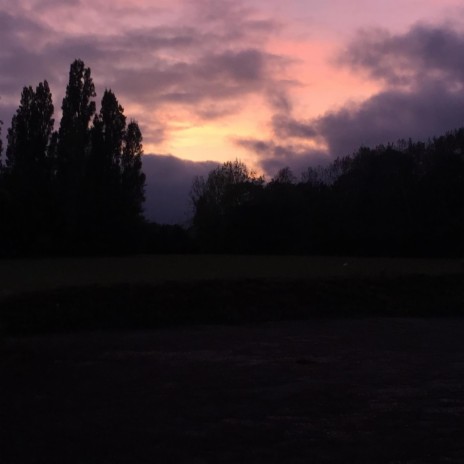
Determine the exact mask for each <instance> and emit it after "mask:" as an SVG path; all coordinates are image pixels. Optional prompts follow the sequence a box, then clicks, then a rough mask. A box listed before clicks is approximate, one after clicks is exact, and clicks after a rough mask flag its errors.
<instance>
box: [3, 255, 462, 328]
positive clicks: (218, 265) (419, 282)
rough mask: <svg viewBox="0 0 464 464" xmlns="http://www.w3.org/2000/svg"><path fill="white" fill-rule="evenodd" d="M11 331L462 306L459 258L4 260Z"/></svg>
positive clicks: (443, 310)
mask: <svg viewBox="0 0 464 464" xmlns="http://www.w3.org/2000/svg"><path fill="white" fill-rule="evenodd" d="M0 280H1V282H2V293H1V297H0V303H1V309H0V326H1V327H2V330H3V331H4V332H6V333H35V332H43V331H61V330H66V331H74V330H86V329H115V328H117V329H125V328H129V329H130V328H156V327H160V326H167V325H191V324H197V323H201V324H203V323H226V324H240V323H250V322H252V323H254V322H263V321H276V320H291V319H308V318H313V317H340V316H341V317H366V316H367V317H369V316H440V317H442V316H461V315H463V314H464V273H463V266H462V261H459V260H414V259H386V258H343V257H341V258H337V257H297V256H201V255H193V256H128V257H115V258H80V259H37V260H14V261H1V262H0Z"/></svg>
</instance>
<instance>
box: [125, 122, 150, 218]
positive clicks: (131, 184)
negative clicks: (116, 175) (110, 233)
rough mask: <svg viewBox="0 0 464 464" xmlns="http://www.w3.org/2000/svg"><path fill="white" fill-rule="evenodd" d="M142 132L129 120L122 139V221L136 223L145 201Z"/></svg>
mask: <svg viewBox="0 0 464 464" xmlns="http://www.w3.org/2000/svg"><path fill="white" fill-rule="evenodd" d="M142 140H143V138H142V132H141V131H140V128H139V126H138V124H137V123H136V122H135V121H131V122H130V123H129V125H128V126H127V130H126V132H125V135H124V140H123V150H122V157H121V196H122V205H121V210H122V214H123V218H124V222H125V223H127V224H133V223H137V222H139V221H140V219H141V215H142V205H143V202H144V201H145V174H144V173H143V172H142V155H143V146H142Z"/></svg>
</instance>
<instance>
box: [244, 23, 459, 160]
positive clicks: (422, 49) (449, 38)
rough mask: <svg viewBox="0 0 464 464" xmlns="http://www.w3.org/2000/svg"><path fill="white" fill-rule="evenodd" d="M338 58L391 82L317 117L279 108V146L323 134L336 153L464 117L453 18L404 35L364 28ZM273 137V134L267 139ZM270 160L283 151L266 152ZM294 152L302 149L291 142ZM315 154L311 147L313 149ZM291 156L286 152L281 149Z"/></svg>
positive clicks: (437, 128)
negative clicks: (304, 117)
mask: <svg viewBox="0 0 464 464" xmlns="http://www.w3.org/2000/svg"><path fill="white" fill-rule="evenodd" d="M340 60H341V61H342V62H343V63H344V64H345V65H348V66H350V67H352V68H353V69H354V70H360V69H362V70H367V71H368V72H369V74H370V75H371V76H372V77H374V78H376V79H382V80H384V81H385V82H386V83H387V84H388V85H387V87H386V88H385V90H383V91H380V92H379V93H377V94H376V95H374V96H372V97H371V98H368V99H367V100H365V101H363V102H361V103H357V104H354V103H348V104H346V105H345V106H342V107H341V109H339V110H336V111H330V112H328V113H326V114H324V115H322V116H320V117H318V118H314V119H310V120H298V119H296V118H293V117H292V116H291V114H289V113H285V112H278V113H277V114H276V115H275V116H274V117H273V119H272V128H273V131H274V136H275V138H276V139H277V140H278V141H279V142H278V144H275V143H274V142H272V145H271V148H272V150H270V151H271V152H272V151H274V152H275V150H276V147H277V146H280V145H284V146H287V147H289V146H290V147H292V145H291V144H292V143H293V141H294V140H298V142H299V143H304V142H305V141H306V142H309V141H311V142H316V143H319V144H320V143H321V142H325V144H326V146H327V149H328V154H329V156H330V157H332V158H333V157H336V156H343V155H347V154H350V153H352V152H354V151H355V150H357V149H358V148H359V147H360V146H362V145H364V146H375V145H379V144H386V143H389V142H396V141H397V140H399V139H407V138H413V139H416V140H423V139H427V138H429V137H433V136H438V135H440V134H442V133H444V132H446V131H448V130H452V129H455V128H458V127H461V126H462V125H463V123H464V92H463V91H462V90H463V89H464V34H462V33H460V32H458V31H455V30H452V29H449V28H448V27H447V26H443V27H438V26H435V27H432V26H424V25H418V26H414V27H413V28H412V29H411V30H410V31H409V32H407V33H405V34H402V35H396V36H395V35H391V34H389V33H387V32H385V31H379V30H376V31H368V32H366V31H364V32H361V33H360V34H359V35H358V36H357V37H356V39H355V40H354V41H353V42H352V43H351V44H349V46H348V47H347V48H346V50H345V51H344V54H343V56H342V57H341V58H340ZM270 143H271V142H267V145H266V146H268V145H269V144H270ZM249 148H250V149H252V150H253V151H255V152H258V153H259V152H260V150H261V151H262V153H263V155H264V156H267V159H265V160H264V161H263V165H265V164H266V163H267V164H268V160H271V161H272V162H274V160H276V159H282V156H280V157H279V156H277V155H276V154H275V153H271V154H266V153H268V152H269V150H264V146H260V145H255V146H251V147H249ZM290 152H291V153H295V157H296V159H299V157H300V156H301V155H300V154H299V153H301V150H296V151H295V150H293V149H292V148H290ZM309 156H310V153H309ZM283 158H284V159H285V156H283Z"/></svg>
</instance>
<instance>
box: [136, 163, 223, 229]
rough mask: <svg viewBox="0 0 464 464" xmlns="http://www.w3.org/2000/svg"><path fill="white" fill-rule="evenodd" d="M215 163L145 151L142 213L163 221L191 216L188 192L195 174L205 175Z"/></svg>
mask: <svg viewBox="0 0 464 464" xmlns="http://www.w3.org/2000/svg"><path fill="white" fill-rule="evenodd" d="M217 165H218V163H216V162H213V161H205V162H194V161H188V160H183V159H180V158H176V157H174V156H168V155H145V156H144V157H143V171H144V172H145V174H146V176H147V187H146V197H147V200H146V203H145V217H146V218H147V219H149V220H151V221H155V222H158V223H163V224H184V223H186V222H188V220H189V219H191V217H192V209H191V205H190V203H189V192H190V188H191V186H192V182H193V178H194V177H195V176H206V175H207V174H208V173H209V172H210V171H212V170H213V169H214V168H215V167H216V166H217Z"/></svg>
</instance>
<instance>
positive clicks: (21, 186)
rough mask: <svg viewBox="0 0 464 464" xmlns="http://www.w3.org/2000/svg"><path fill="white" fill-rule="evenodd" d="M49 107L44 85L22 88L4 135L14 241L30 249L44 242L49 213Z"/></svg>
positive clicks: (47, 92) (50, 171)
mask: <svg viewBox="0 0 464 464" xmlns="http://www.w3.org/2000/svg"><path fill="white" fill-rule="evenodd" d="M53 111H54V108H53V103H52V95H51V93H50V88H49V86H48V83H47V81H44V82H43V83H40V84H39V85H38V86H37V88H36V90H35V91H34V89H33V88H32V87H24V89H23V91H22V93H21V102H20V106H19V108H18V110H17V111H16V114H15V115H14V116H13V118H12V121H11V127H10V128H9V130H8V135H7V140H8V144H7V149H6V169H5V176H6V182H7V185H8V188H9V191H10V195H11V199H10V201H11V204H10V206H11V210H12V214H13V216H14V222H15V223H16V226H17V227H16V230H15V234H16V237H17V239H18V240H19V241H20V242H21V243H23V244H25V245H26V244H27V245H28V246H30V247H33V246H37V242H44V241H48V238H47V236H48V234H49V228H50V225H51V222H50V219H51V212H52V209H53V187H52V182H53V170H54V166H53V160H52V158H51V156H50V153H49V145H50V140H51V134H52V131H53V124H54V119H53Z"/></svg>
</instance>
